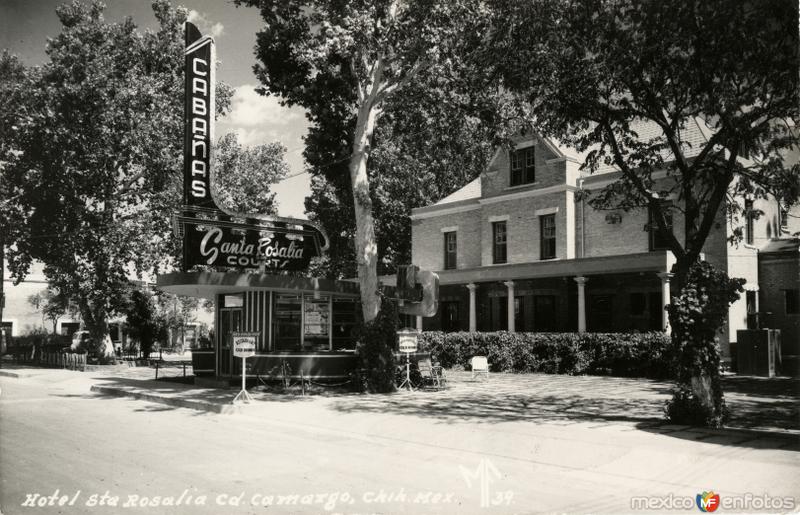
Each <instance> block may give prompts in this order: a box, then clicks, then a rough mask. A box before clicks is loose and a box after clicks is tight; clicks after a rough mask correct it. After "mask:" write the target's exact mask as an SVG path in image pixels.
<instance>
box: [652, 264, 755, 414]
mask: <svg viewBox="0 0 800 515" xmlns="http://www.w3.org/2000/svg"><path fill="white" fill-rule="evenodd" d="M742 284H744V279H730V278H728V276H727V274H725V272H722V271H721V270H717V269H715V268H714V267H713V266H711V265H710V264H708V263H706V262H701V263H698V264H696V265H694V266H693V267H692V268H691V270H690V272H689V277H688V281H687V283H686V286H685V287H684V288H683V290H682V291H681V294H680V295H679V296H678V297H676V298H674V299H672V303H671V304H670V305H669V306H667V312H668V313H669V319H670V324H671V325H672V327H673V329H672V343H673V346H674V349H675V352H676V355H677V356H679V360H678V385H677V388H676V390H675V394H674V397H673V399H672V400H670V401H669V402H668V404H667V408H666V409H667V416H668V417H669V418H670V419H671V420H673V421H675V422H676V423H680V424H685V423H688V424H700V425H709V426H712V427H719V426H721V425H722V423H723V422H724V420H725V418H726V412H725V401H724V399H723V396H722V387H721V385H720V375H719V374H720V352H719V340H718V338H717V333H718V332H719V328H720V326H721V325H722V323H723V322H724V321H725V318H726V317H727V315H728V306H729V305H730V304H731V303H732V302H734V301H736V300H737V299H738V298H739V294H740V293H741V292H742V291H744V289H743V288H742ZM698 383H701V384H698ZM706 392H707V393H706Z"/></svg>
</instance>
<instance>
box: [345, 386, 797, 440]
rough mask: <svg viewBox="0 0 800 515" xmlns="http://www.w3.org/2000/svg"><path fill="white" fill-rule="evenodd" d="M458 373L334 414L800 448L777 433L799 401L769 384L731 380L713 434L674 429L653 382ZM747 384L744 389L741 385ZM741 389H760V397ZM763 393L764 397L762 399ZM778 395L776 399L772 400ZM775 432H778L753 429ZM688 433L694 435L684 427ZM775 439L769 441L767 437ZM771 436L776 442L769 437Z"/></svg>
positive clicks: (792, 419)
mask: <svg viewBox="0 0 800 515" xmlns="http://www.w3.org/2000/svg"><path fill="white" fill-rule="evenodd" d="M465 377H466V376H463V374H462V375H461V376H458V378H457V380H456V381H452V382H451V386H450V387H449V388H448V389H447V390H445V391H427V390H422V391H416V392H412V393H408V392H400V393H397V394H391V395H371V396H366V397H362V398H353V399H337V400H336V401H335V402H334V403H332V404H331V407H332V409H334V410H336V411H339V412H344V413H356V412H360V413H365V412H366V413H378V414H385V413H392V414H398V415H409V416H414V417H420V418H425V419H427V420H435V421H438V422H440V423H463V422H468V423H479V424H498V423H503V422H528V423H531V424H542V425H545V424H549V425H576V424H580V425H583V426H585V427H588V428H591V427H592V424H594V423H596V424H597V425H598V426H601V425H612V424H618V425H630V426H631V428H632V429H639V430H644V431H649V432H652V433H657V434H661V435H664V436H671V437H674V438H684V439H687V440H697V441H705V442H707V443H712V444H720V445H736V446H741V447H753V448H776V449H786V450H800V449H797V446H796V445H795V444H796V443H798V438H797V436H794V435H792V434H781V433H780V432H778V431H774V429H778V430H781V429H789V430H791V429H797V428H799V427H800V426H798V421H797V400H798V397H797V396H791V395H788V394H787V395H785V396H780V395H777V393H778V391H779V390H780V391H785V390H786V389H787V388H786V386H787V385H783V386H782V387H781V388H780V389H778V388H776V387H774V386H772V385H769V387H768V388H766V389H765V390H766V391H767V392H768V393H767V394H764V393H761V392H762V390H761V389H759V388H758V387H757V386H758V385H757V384H756V385H755V386H753V384H752V382H750V381H739V382H737V381H731V382H729V384H728V391H727V392H726V397H727V398H728V399H729V401H728V402H729V406H730V408H731V411H732V414H733V416H732V418H731V422H730V425H731V426H735V428H732V429H722V430H708V429H705V428H695V429H692V428H687V427H686V426H683V427H676V426H670V425H669V423H668V421H666V420H665V417H664V404H665V401H666V400H668V399H669V398H670V396H671V388H672V385H670V384H669V383H664V382H658V381H650V380H646V379H623V378H608V377H588V376H584V377H570V376H547V375H541V374H528V375H512V374H508V375H505V376H502V375H499V374H498V375H496V376H492V378H491V379H490V380H489V381H486V382H483V383H481V382H479V381H471V380H468V379H465ZM739 386H741V388H739ZM742 392H754V393H753V395H750V394H748V393H742ZM756 394H758V395H756ZM770 394H775V395H776V396H777V398H774V397H770ZM754 428H770V429H773V431H770V432H766V431H753V430H752V429H754ZM686 429H688V430H689V433H688V434H687V433H686V432H685V431H684V430H686ZM767 436H768V437H769V438H765V437H767ZM770 439H772V440H770Z"/></svg>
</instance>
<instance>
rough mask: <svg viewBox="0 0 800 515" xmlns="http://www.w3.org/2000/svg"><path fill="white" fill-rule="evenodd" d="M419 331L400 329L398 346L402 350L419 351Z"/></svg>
mask: <svg viewBox="0 0 800 515" xmlns="http://www.w3.org/2000/svg"><path fill="white" fill-rule="evenodd" d="M417 336H418V335H417V332H416V331H414V332H405V331H402V332H401V331H398V333H397V337H398V343H399V345H398V347H399V348H400V352H416V351H417Z"/></svg>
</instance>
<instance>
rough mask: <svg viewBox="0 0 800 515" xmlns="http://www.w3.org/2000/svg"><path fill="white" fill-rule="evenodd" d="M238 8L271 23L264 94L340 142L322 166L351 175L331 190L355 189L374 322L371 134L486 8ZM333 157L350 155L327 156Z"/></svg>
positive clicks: (367, 305)
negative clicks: (343, 168) (304, 114)
mask: <svg viewBox="0 0 800 515" xmlns="http://www.w3.org/2000/svg"><path fill="white" fill-rule="evenodd" d="M236 4H237V5H248V6H253V7H258V8H259V9H260V12H261V16H262V18H263V19H264V21H265V26H264V29H263V30H262V31H261V32H259V33H258V36H257V38H258V39H257V48H256V55H257V58H258V60H259V64H258V65H257V66H256V69H255V71H256V75H257V76H258V78H259V80H260V81H261V83H262V84H263V85H264V87H263V88H262V89H261V91H260V92H262V93H269V94H274V95H277V96H280V97H282V98H283V99H284V100H285V101H286V102H287V103H288V104H290V105H294V104H296V105H300V106H303V107H305V108H306V109H307V111H308V117H309V120H310V121H311V125H312V132H313V131H314V130H315V128H316V129H317V130H318V132H317V133H316V134H317V136H319V134H320V132H319V131H322V130H323V128H324V129H327V130H331V131H332V132H330V133H329V134H328V135H327V136H326V138H329V139H331V140H337V141H338V144H337V145H325V146H323V147H320V148H318V149H317V150H319V151H321V154H320V156H317V157H321V155H323V153H324V154H328V155H329V157H330V158H331V159H327V160H326V161H327V162H329V163H341V162H347V174H346V175H345V174H344V173H342V175H339V176H337V177H336V178H335V180H334V181H333V182H334V183H335V184H334V187H338V185H339V183H340V182H341V181H345V180H347V179H349V183H350V188H349V189H350V193H351V195H352V206H353V213H354V221H355V234H354V235H353V236H354V250H355V261H356V271H357V275H358V280H359V286H360V290H361V301H362V311H363V315H364V320H365V321H366V322H369V321H372V320H373V319H374V318H375V317H376V316H377V313H378V310H379V307H380V297H379V296H378V279H377V270H378V252H379V249H378V244H377V241H376V235H375V218H374V209H373V208H374V206H373V198H372V188H371V185H370V175H369V173H368V164H369V160H370V155H371V153H372V148H373V146H372V145H373V136H374V134H375V130H376V128H377V127H378V125H379V120H380V118H381V115H382V113H383V109H384V107H385V104H386V102H387V101H388V100H390V99H391V98H392V96H393V95H396V94H397V92H398V91H402V89H403V88H405V87H407V86H408V85H409V84H411V83H413V82H414V81H415V80H416V78H417V76H418V75H419V74H420V73H421V72H422V71H423V70H427V69H429V68H430V67H431V66H433V65H434V64H436V63H441V62H444V61H445V60H446V58H447V57H450V56H452V55H454V52H455V50H456V49H457V48H460V45H461V44H462V40H463V39H464V34H467V33H469V32H470V31H472V30H474V29H475V28H476V27H478V26H480V25H481V24H482V23H483V19H484V16H482V15H483V11H482V8H481V7H480V5H479V3H477V2H469V1H465V2H428V1H412V2H399V1H381V2H374V3H366V4H365V3H360V2H328V1H325V0H319V1H314V0H310V1H302V0H297V1H288V2H287V1H280V2H278V1H271V0H237V1H236ZM310 137H313V136H310ZM334 147H338V149H346V152H345V153H344V154H341V153H338V154H336V155H330V151H331V149H333V148H334ZM343 156H344V157H343ZM307 157H308V154H307ZM328 182H332V181H330V180H329V181H328ZM314 187H315V189H316V191H317V195H318V196H319V199H320V201H325V200H326V199H325V195H326V194H325V193H324V190H325V188H326V187H327V186H325V184H324V181H320V180H317V181H316V183H315V185H314ZM327 200H333V199H332V198H328V199H327ZM330 205H331V206H335V203H333V202H331V203H330ZM331 237H332V238H334V239H335V238H339V237H347V235H340V234H334V235H332V236H331Z"/></svg>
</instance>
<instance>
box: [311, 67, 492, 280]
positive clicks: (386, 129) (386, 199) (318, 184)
mask: <svg viewBox="0 0 800 515" xmlns="http://www.w3.org/2000/svg"><path fill="white" fill-rule="evenodd" d="M452 68H453V67H452V66H447V65H446V64H445V65H442V64H439V65H431V66H430V67H428V68H426V69H425V70H422V71H420V73H419V74H418V76H417V79H416V80H415V81H413V82H411V83H409V84H408V85H407V86H406V87H405V88H404V89H403V90H400V91H398V92H397V93H396V94H394V95H393V96H392V97H390V99H388V100H387V101H386V102H385V104H384V106H383V108H382V112H383V114H382V118H381V124H380V126H379V127H378V128H377V129H376V130H375V134H374V136H373V144H372V151H371V153H370V161H369V170H368V172H369V173H368V175H369V180H370V184H371V191H370V192H371V200H372V204H373V215H374V218H375V228H376V231H375V232H376V242H377V246H378V256H379V261H378V273H379V274H389V273H394V271H395V270H396V265H398V264H405V263H410V262H411V220H410V218H409V215H410V213H411V209H412V208H415V207H420V206H426V205H430V204H432V203H435V202H437V201H439V200H440V199H442V198H443V197H445V196H447V195H449V194H450V193H452V192H454V191H455V190H457V189H459V188H460V187H462V186H464V185H465V184H467V183H468V182H470V181H471V180H473V179H475V178H476V177H477V176H478V175H479V174H480V172H481V171H482V170H483V169H484V168H485V166H486V164H487V163H488V161H489V160H490V158H491V156H492V153H493V152H494V147H493V145H492V142H493V136H494V134H495V132H496V131H497V129H498V124H500V122H499V121H498V120H495V119H494V117H496V116H497V115H498V112H499V110H500V108H501V106H503V105H504V99H503V98H502V96H501V95H499V94H498V92H497V91H496V90H493V89H491V88H490V87H488V86H487V87H485V88H478V87H477V86H475V84H474V83H472V82H470V83H468V84H457V83H456V80H455V78H457V77H463V76H467V75H468V74H467V73H465V71H463V70H453V69H452ZM443 84H445V85H446V86H442V85H443ZM478 113H482V114H483V116H480V117H479V116H478V115H477V114H478ZM331 123H333V122H331ZM500 125H502V124H500ZM341 132H342V131H339V130H336V131H332V130H329V129H328V127H327V126H326V127H325V128H320V127H312V128H311V129H310V131H309V135H308V137H307V138H306V145H307V149H306V161H307V162H308V166H309V168H310V170H311V173H312V174H313V178H312V188H311V189H312V195H311V196H310V197H309V198H307V199H306V211H307V213H309V215H310V216H311V217H312V218H313V219H315V220H316V221H318V222H319V223H320V224H322V225H323V227H324V228H325V229H326V232H327V233H328V235H329V237H330V239H331V248H330V250H329V252H328V254H329V260H328V269H329V271H330V273H331V275H334V276H338V277H342V276H345V277H347V276H349V277H352V276H353V275H354V274H355V272H356V271H355V269H354V267H353V266H352V263H353V262H354V256H355V252H354V251H355V249H354V246H353V236H354V235H355V223H354V220H353V219H352V218H350V217H342V216H336V214H337V213H341V212H352V193H351V188H350V184H349V180H347V178H348V174H347V170H346V166H347V163H345V162H339V163H334V164H331V163H330V161H327V160H329V159H332V156H335V155H337V154H339V153H342V154H345V155H346V153H347V149H346V148H345V147H344V146H343V145H342V144H341V143H340V141H341V138H340V137H339V136H337V134H340V133H341ZM345 132H346V131H345Z"/></svg>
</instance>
